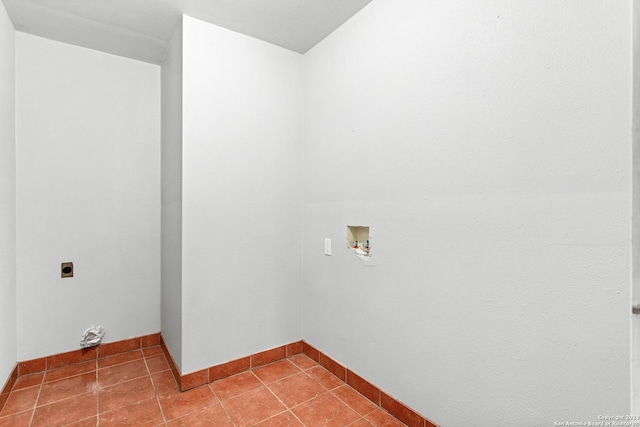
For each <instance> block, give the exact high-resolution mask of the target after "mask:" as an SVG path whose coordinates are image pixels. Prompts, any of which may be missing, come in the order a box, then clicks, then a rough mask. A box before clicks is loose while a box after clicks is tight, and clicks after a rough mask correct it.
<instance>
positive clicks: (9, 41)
mask: <svg viewBox="0 0 640 427" xmlns="http://www.w3.org/2000/svg"><path fill="white" fill-rule="evenodd" d="M14 39H15V32H14V30H13V26H12V25H11V21H10V20H9V17H8V16H7V12H6V10H5V8H4V5H3V4H2V3H0V271H2V274H0V325H2V327H1V328H0V387H1V386H2V385H3V384H4V381H5V380H6V379H7V378H8V376H9V374H10V373H11V371H12V370H13V367H14V366H15V363H16V351H17V350H16V349H17V331H16V144H15V44H14Z"/></svg>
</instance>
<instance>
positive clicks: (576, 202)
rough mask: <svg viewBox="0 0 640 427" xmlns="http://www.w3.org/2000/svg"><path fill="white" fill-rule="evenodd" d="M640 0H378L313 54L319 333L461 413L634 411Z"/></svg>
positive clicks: (309, 147) (481, 419)
mask: <svg viewBox="0 0 640 427" xmlns="http://www.w3.org/2000/svg"><path fill="white" fill-rule="evenodd" d="M630 13H631V4H630V2H629V1H612V2H598V1H590V2H557V1H553V0H545V1H541V2H540V1H538V2H509V1H484V2H475V1H456V2H448V1H429V2H423V1H419V0H376V1H374V2H372V3H371V4H370V5H369V6H367V7H366V8H365V9H364V10H363V11H362V12H360V13H359V14H358V15H356V17H354V18H353V19H352V20H351V21H349V22H348V23H347V24H345V25H344V26H343V27H341V28H340V29H338V30H337V31H336V32H335V33H333V34H332V35H331V36H329V37H328V38H327V39H325V40H324V41H323V42H322V43H320V44H319V45H318V46H316V47H315V48H314V49H312V50H311V51H310V52H308V53H307V54H306V55H305V83H304V84H305V150H304V171H305V174H304V183H305V192H304V197H305V216H304V290H303V298H304V306H303V313H304V317H303V319H304V321H303V328H304V333H303V337H304V339H305V340H308V341H309V342H311V343H313V344H314V345H315V346H317V347H318V348H319V349H321V350H322V351H325V352H326V353H327V354H330V355H332V356H333V357H335V358H336V359H337V360H338V361H340V362H342V363H344V364H345V365H346V366H349V367H350V368H351V369H353V370H354V371H355V372H358V373H359V374H361V375H362V376H364V377H365V378H367V379H369V380H370V381H371V382H373V383H375V384H376V385H378V386H380V387H381V388H382V389H383V390H386V391H387V392H389V393H390V394H392V395H394V396H396V397H397V398H398V399H400V400H402V401H404V402H405V403H407V404H408V405H410V406H412V407H413V408H415V409H416V410H418V411H419V412H421V413H422V414H424V415H425V416H427V417H429V418H431V419H433V420H434V421H435V422H437V423H439V424H441V425H444V426H461V425H469V423H470V420H473V424H474V425H481V426H488V425H492V426H498V425H500V426H514V425H518V426H539V425H551V424H552V423H553V421H555V420H557V421H567V420H591V421H597V416H598V415H601V414H605V413H621V414H626V413H629V411H630V408H629V401H630V399H629V397H630V396H629V378H630V372H629V354H630V348H629V336H630V322H629V295H630V271H631V265H630V255H631V254H630V235H631V230H630V215H631V206H630V196H631V186H630V183H631V162H630V159H629V155H630V150H631V144H630V129H631V96H630V95H631V90H630V89H631V63H630V61H631V55H630V52H631V20H630ZM347 225H367V226H370V227H371V234H372V236H373V239H372V251H373V257H372V260H371V261H372V262H371V263H370V264H371V266H365V265H363V264H362V263H361V261H360V260H359V259H357V258H356V257H355V256H354V255H353V254H351V253H349V250H348V249H346V248H345V247H344V241H345V237H346V226H347ZM324 238H332V239H333V242H334V248H333V256H331V257H327V256H324V255H323V241H324ZM336 242H337V243H336ZM594 387H595V388H597V392H595V391H594Z"/></svg>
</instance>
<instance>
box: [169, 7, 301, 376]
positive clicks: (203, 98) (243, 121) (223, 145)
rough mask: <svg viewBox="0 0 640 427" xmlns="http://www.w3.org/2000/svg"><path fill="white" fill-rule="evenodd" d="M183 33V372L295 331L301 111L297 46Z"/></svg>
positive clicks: (220, 33) (198, 29) (192, 25)
mask: <svg viewBox="0 0 640 427" xmlns="http://www.w3.org/2000/svg"><path fill="white" fill-rule="evenodd" d="M183 37H184V45H183V49H184V50H183V53H184V63H183V77H184V81H183V90H184V92H183V153H182V154H183V164H184V165H185V167H184V169H183V171H182V172H183V173H182V197H183V198H182V203H183V210H182V257H183V263H182V288H183V294H182V304H183V313H182V315H183V316H182V322H183V323H182V327H183V360H182V367H181V368H182V372H183V373H187V372H190V371H194V370H197V369H201V368H204V367H207V366H211V365H214V364H217V363H222V362H226V361H228V360H231V359H235V358H238V357H242V356H246V355H247V354H251V353H255V352H258V351H262V350H266V349H269V348H272V347H276V346H280V345H283V344H287V343H289V342H292V341H296V340H299V339H300V338H301V335H302V332H301V324H302V321H301V299H300V298H301V297H300V290H301V286H300V283H301V280H302V261H301V256H300V254H301V251H302V237H301V236H302V183H301V178H302V120H303V115H302V86H301V77H302V74H301V65H302V57H301V56H300V55H299V54H296V53H293V52H291V51H288V50H285V49H282V48H279V47H276V46H273V45H270V44H267V43H264V42H261V41H258V40H256V39H253V38H250V37H247V36H244V35H241V34H238V33H234V32H232V31H229V30H226V29H222V28H219V27H216V26H214V25H210V24H207V23H204V22H202V21H198V20H195V19H192V18H188V17H185V18H184V35H183ZM186 165H188V166H186Z"/></svg>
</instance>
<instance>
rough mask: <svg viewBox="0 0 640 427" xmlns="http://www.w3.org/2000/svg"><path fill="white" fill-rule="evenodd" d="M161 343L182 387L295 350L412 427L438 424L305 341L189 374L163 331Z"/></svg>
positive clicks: (221, 376)
mask: <svg viewBox="0 0 640 427" xmlns="http://www.w3.org/2000/svg"><path fill="white" fill-rule="evenodd" d="M160 345H161V347H162V350H163V351H164V354H165V356H166V358H167V362H169V366H170V367H171V372H172V373H173V376H174V378H175V380H176V383H177V384H178V387H179V388H180V391H186V390H189V389H192V388H195V387H199V386H202V385H205V384H208V383H211V382H213V381H217V380H221V379H223V378H226V377H230V376H232V375H236V374H240V373H242V372H245V371H250V370H252V369H254V368H257V367H260V366H263V365H266V364H269V363H273V362H277V361H278V360H282V359H286V358H288V357H291V356H293V355H295V354H299V353H304V354H305V355H307V356H308V357H309V358H310V359H312V360H314V361H315V362H316V363H318V364H320V365H321V366H322V367H324V368H325V369H326V370H328V371H329V372H331V373H332V374H333V375H335V376H336V377H338V378H339V379H340V380H342V381H344V382H345V383H347V384H348V385H350V386H351V387H353V388H354V389H355V390H356V391H358V392H359V393H360V394H362V395H363V396H364V397H366V398H367V399H369V400H370V401H371V402H373V403H374V404H376V405H377V406H378V407H380V408H382V409H384V410H385V411H387V412H389V413H390V414H391V415H393V416H394V417H396V418H397V419H399V420H400V421H402V422H403V423H405V424H406V425H408V426H409V427H437V424H435V423H434V422H432V421H430V420H429V419H428V418H426V417H424V416H423V415H420V414H419V413H418V412H416V411H414V410H413V409H411V408H410V407H408V406H407V405H405V404H404V403H402V402H400V401H399V400H397V399H396V398H394V397H393V396H391V395H389V394H388V393H385V392H384V391H382V390H381V389H380V388H379V387H377V386H375V385H373V384H372V383H370V382H369V381H367V380H365V379H364V378H362V377H361V376H359V375H358V374H356V373H355V372H353V371H352V370H350V369H348V368H346V367H344V366H342V365H341V364H340V363H338V362H336V361H335V360H333V359H332V358H331V357H329V356H327V355H326V354H324V353H323V352H321V351H320V350H318V349H316V348H315V347H313V346H312V345H310V344H308V343H307V342H305V341H297V342H293V343H291V344H286V345H283V346H280V347H276V348H272V349H269V350H265V351H261V352H259V353H255V354H251V355H249V356H245V357H242V358H240V359H235V360H231V361H229V362H225V363H222V364H219V365H215V366H211V367H209V368H205V369H201V370H199V371H196V372H191V373H188V374H186V375H182V374H181V373H180V370H179V369H178V367H177V365H176V363H175V361H174V359H173V357H172V356H171V352H169V349H168V348H167V346H166V344H165V343H164V339H163V338H162V334H161V335H160Z"/></svg>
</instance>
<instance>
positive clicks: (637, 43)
mask: <svg viewBox="0 0 640 427" xmlns="http://www.w3.org/2000/svg"><path fill="white" fill-rule="evenodd" d="M638 114H640V5H638V3H637V2H634V3H633V115H632V117H633V123H632V124H633V149H632V153H633V167H632V170H633V197H632V206H633V221H632V242H640V117H639V116H638ZM631 264H632V289H631V296H632V303H633V305H634V306H640V245H638V244H634V245H632V261H631ZM639 363H640V316H632V319H631V392H632V399H631V408H632V413H634V414H639V413H640V366H639Z"/></svg>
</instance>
